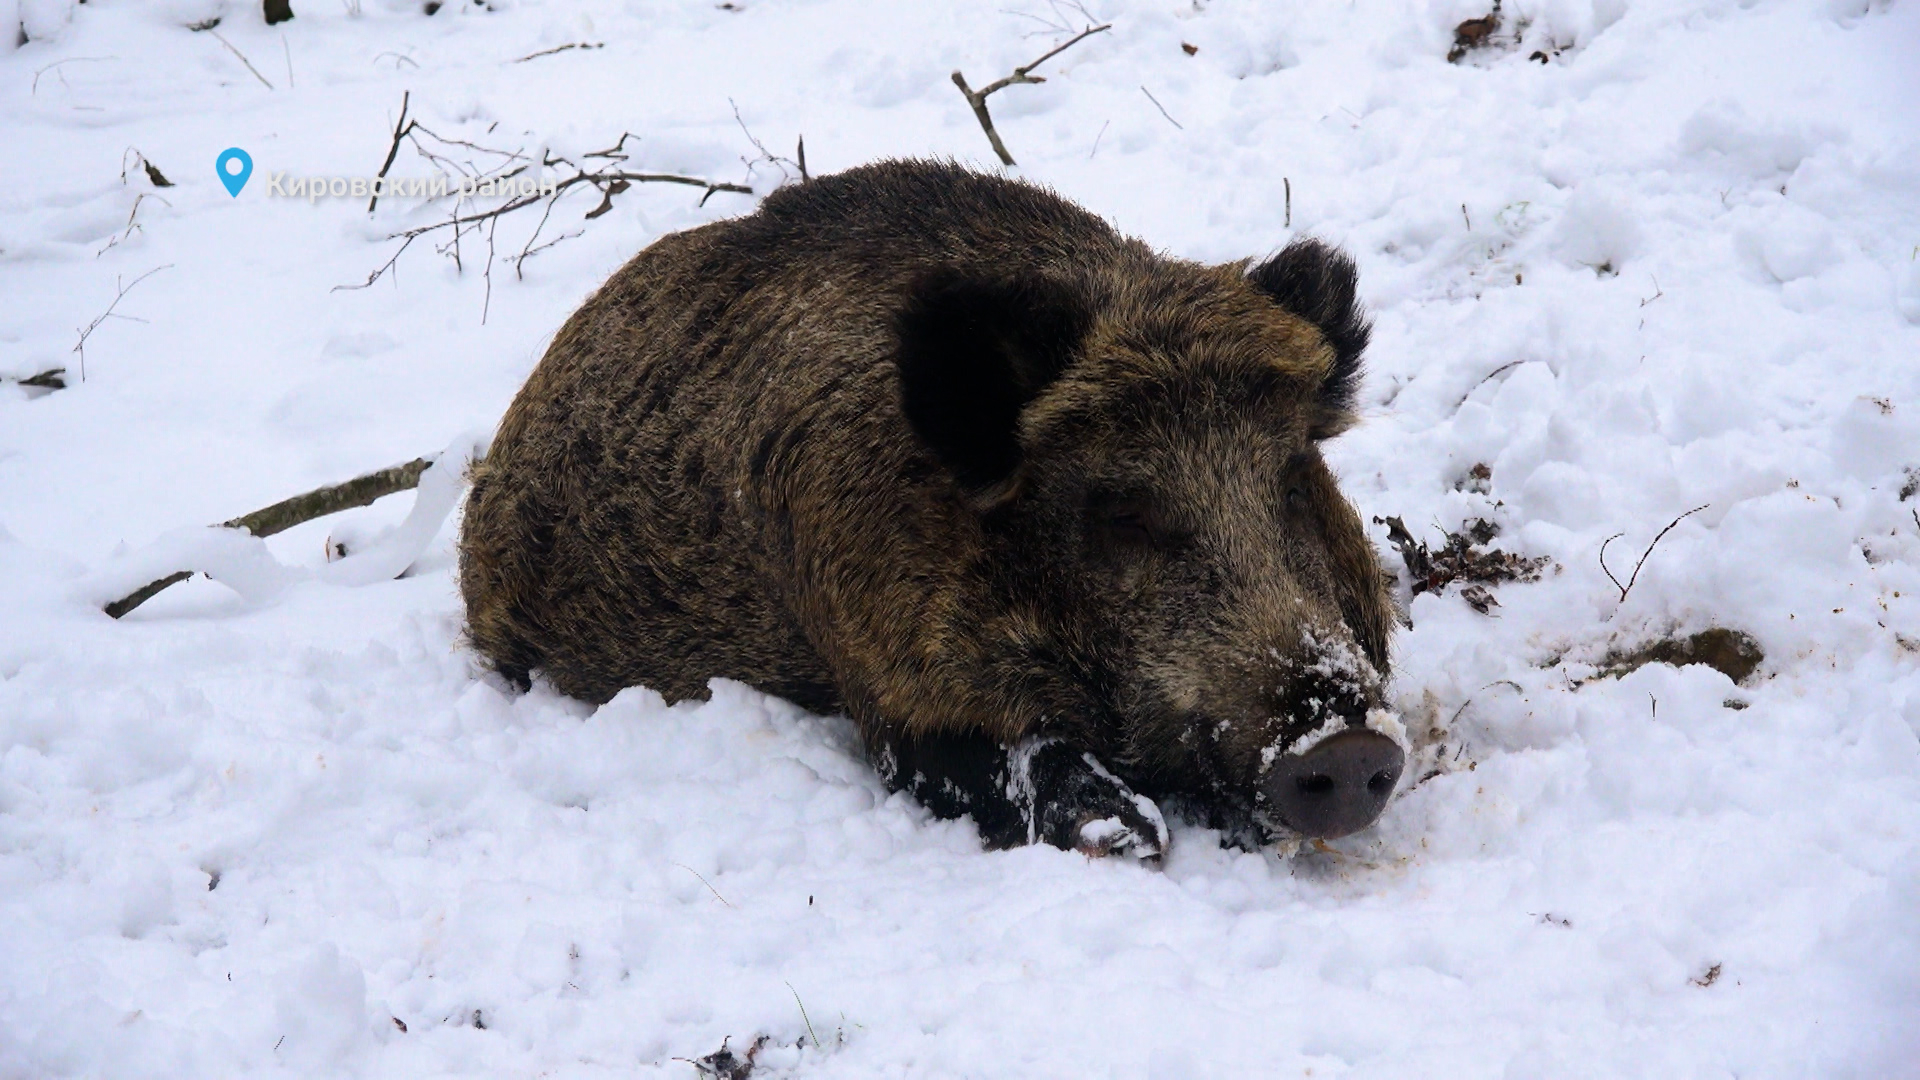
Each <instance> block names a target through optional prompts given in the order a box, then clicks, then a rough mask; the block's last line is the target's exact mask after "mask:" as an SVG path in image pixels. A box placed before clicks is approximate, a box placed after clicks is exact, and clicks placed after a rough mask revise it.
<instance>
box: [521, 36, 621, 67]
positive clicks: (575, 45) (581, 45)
mask: <svg viewBox="0 0 1920 1080" xmlns="http://www.w3.org/2000/svg"><path fill="white" fill-rule="evenodd" d="M605 45H606V43H605V42H603V41H573V42H568V43H567V44H565V45H555V46H554V47H553V48H551V49H541V50H540V51H539V52H537V53H528V54H527V55H525V56H523V57H521V58H520V59H518V60H510V61H508V63H513V64H524V63H526V62H527V61H529V60H538V59H539V58H541V57H543V56H552V55H553V54H554V53H563V52H566V51H567V50H568V49H599V48H604V47H605Z"/></svg>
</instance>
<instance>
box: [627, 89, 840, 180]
mask: <svg viewBox="0 0 1920 1080" xmlns="http://www.w3.org/2000/svg"><path fill="white" fill-rule="evenodd" d="M727 104H728V105H732V106H733V122H734V123H736V124H739V125H740V132H741V134H743V135H745V136H746V137H747V141H748V142H750V143H752V144H753V148H754V149H755V150H758V151H760V156H759V157H757V158H754V159H753V160H752V161H747V159H746V158H741V159H740V160H741V161H743V162H746V166H747V178H748V179H752V178H753V167H754V166H755V165H758V164H759V163H761V162H762V161H766V162H771V163H772V165H773V167H774V168H776V169H779V170H780V182H781V183H782V184H784V183H786V182H787V181H789V180H792V179H793V177H792V175H791V174H789V173H788V172H787V166H789V165H792V166H794V167H795V168H796V169H797V170H799V173H800V179H801V181H802V182H805V181H806V179H807V166H806V162H805V161H804V160H802V161H795V160H794V159H792V158H786V157H781V156H780V155H778V154H776V153H774V152H773V151H771V150H769V149H767V145H766V144H765V143H763V142H761V141H760V140H759V139H758V138H757V137H755V135H754V134H753V131H752V130H751V129H750V128H748V127H747V122H746V121H745V120H744V119H742V118H741V116H740V106H739V105H736V104H734V100H733V99H732V98H728V99H727ZM806 153H807V144H806V140H805V139H804V138H803V139H801V141H800V156H801V157H802V158H803V159H804V158H805V157H806ZM623 160H624V159H623ZM701 201H702V202H705V201H706V200H704V199H703V200H701Z"/></svg>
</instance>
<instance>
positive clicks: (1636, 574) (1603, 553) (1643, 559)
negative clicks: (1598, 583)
mask: <svg viewBox="0 0 1920 1080" xmlns="http://www.w3.org/2000/svg"><path fill="white" fill-rule="evenodd" d="M1712 505H1713V504H1712V503H1701V504H1700V505H1699V506H1696V507H1694V508H1693V509H1691V510H1689V511H1687V512H1686V513H1684V514H1681V515H1680V516H1679V517H1677V518H1674V519H1673V520H1672V521H1669V522H1667V527H1666V528H1664V529H1661V530H1660V535H1659V536H1656V537H1654V538H1653V543H1651V544H1648V545H1647V550H1645V551H1643V552H1641V553H1640V561H1639V562H1637V563H1634V564H1633V574H1632V576H1630V577H1628V578H1627V583H1626V584H1625V585H1622V584H1620V579H1619V578H1617V577H1614V576H1613V571H1612V570H1608V569H1607V545H1608V544H1611V543H1613V542H1614V541H1615V540H1618V539H1620V538H1621V537H1623V536H1625V535H1627V534H1626V533H1614V534H1613V535H1612V536H1609V537H1607V538H1606V540H1605V541H1604V542H1602V543H1601V545H1600V569H1601V570H1602V571H1604V572H1605V573H1606V575H1607V580H1608V581H1611V582H1613V587H1614V588H1616V589H1619V590H1620V602H1621V603H1623V604H1624V603H1626V602H1627V594H1628V593H1629V592H1632V591H1633V583H1634V582H1636V581H1639V580H1640V568H1641V567H1643V566H1645V565H1647V556H1649V555H1651V554H1653V549H1654V547H1655V546H1656V545H1658V544H1659V543H1660V541H1661V540H1662V539H1664V538H1665V537H1666V535H1667V534H1668V533H1670V532H1672V531H1673V527H1674V526H1675V525H1678V524H1680V523H1681V522H1682V521H1685V520H1686V519H1688V518H1690V517H1692V516H1693V515H1695V514H1697V513H1699V512H1700V511H1702V510H1705V509H1706V508H1707V507H1709V506H1712Z"/></svg>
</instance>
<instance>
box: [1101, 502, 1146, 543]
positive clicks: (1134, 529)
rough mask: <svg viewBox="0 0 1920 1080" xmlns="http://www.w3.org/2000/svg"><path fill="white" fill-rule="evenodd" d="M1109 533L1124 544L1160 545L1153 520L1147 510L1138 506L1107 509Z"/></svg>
mask: <svg viewBox="0 0 1920 1080" xmlns="http://www.w3.org/2000/svg"><path fill="white" fill-rule="evenodd" d="M1106 529H1107V535H1108V536H1110V537H1112V538H1113V539H1115V540H1118V541H1120V542H1121V543H1124V544H1130V545H1134V546H1138V547H1158V546H1159V541H1158V539H1157V538H1156V537H1155V535H1154V529H1153V523H1152V520H1151V519H1150V518H1149V517H1148V516H1147V512H1146V511H1145V510H1143V509H1141V508H1139V507H1137V506H1127V507H1118V508H1115V509H1112V510H1109V511H1107V520H1106Z"/></svg>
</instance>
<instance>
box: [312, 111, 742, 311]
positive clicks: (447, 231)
mask: <svg viewBox="0 0 1920 1080" xmlns="http://www.w3.org/2000/svg"><path fill="white" fill-rule="evenodd" d="M409 101H410V95H402V97H401V100H400V119H399V120H398V121H396V122H395V124H394V129H393V137H392V140H391V141H390V143H389V144H388V147H387V157H386V161H385V162H384V163H382V164H381V166H380V171H379V173H378V174H377V175H378V176H379V177H382V178H384V177H385V176H386V175H387V170H388V169H390V168H392V166H393V159H394V156H395V155H396V154H398V153H399V150H400V144H401V142H403V141H405V142H408V143H410V144H412V146H413V147H414V149H415V150H416V151H418V152H419V154H420V156H422V157H424V158H426V159H427V160H428V161H430V162H432V163H433V164H434V165H435V166H436V167H438V168H441V169H442V170H450V171H452V172H455V173H458V174H459V176H460V177H462V178H463V183H467V182H471V183H473V185H474V186H475V187H476V188H478V187H480V186H481V185H483V184H484V185H486V187H485V191H486V193H487V194H491V193H492V192H493V190H494V189H495V188H496V187H500V188H501V189H502V193H503V195H505V197H506V201H505V202H502V203H501V204H500V205H498V206H495V207H492V208H491V209H487V210H478V211H473V212H470V213H464V214H463V213H461V207H462V206H463V205H465V204H466V202H467V200H468V198H469V197H470V196H462V197H461V198H459V199H458V200H456V201H455V203H454V208H453V213H452V214H450V215H449V216H448V217H447V219H446V220H445V221H436V222H433V223H432V224H428V225H418V226H415V227H413V228H411V229H403V230H401V231H399V232H397V233H393V234H392V235H390V236H388V237H387V239H389V240H398V241H400V246H399V247H398V248H397V249H395V250H394V252H393V255H392V256H391V257H389V258H388V259H387V261H386V262H384V263H382V264H381V265H380V266H379V267H378V268H377V269H375V270H374V271H373V272H372V273H370V274H368V275H367V280H365V281H363V282H360V283H359V284H356V285H336V286H334V291H336V292H338V291H341V290H352V289H364V288H366V287H368V286H369V285H372V284H373V283H374V282H376V281H379V280H380V279H381V278H382V277H384V276H385V275H386V274H387V273H388V271H391V270H392V269H393V268H394V267H395V266H397V265H398V264H399V262H400V257H401V256H402V255H404V254H405V253H406V251H407V248H409V247H411V246H412V244H413V242H414V241H415V240H418V239H420V238H421V237H423V236H434V235H436V234H438V235H440V236H443V237H445V242H444V243H442V244H440V246H439V247H437V248H436V249H435V250H436V251H438V252H439V253H440V254H442V255H445V256H447V257H448V258H450V259H452V260H453V263H454V266H455V267H456V268H460V267H462V258H461V248H460V241H461V240H462V238H464V237H466V236H468V235H470V234H473V233H475V232H478V231H479V230H480V229H481V227H482V226H486V227H487V236H486V239H487V242H488V245H487V246H488V252H489V257H488V260H487V265H488V270H489V280H488V284H489V286H491V284H492V282H491V269H492V262H493V260H492V249H493V243H492V230H493V228H494V223H495V222H497V221H498V220H499V219H500V218H502V217H505V216H507V215H508V214H512V213H515V212H516V211H520V210H525V209H527V208H528V207H531V206H535V205H538V204H541V203H544V204H545V209H544V210H543V211H542V213H541V215H540V220H539V222H538V223H536V224H535V225H534V228H533V232H532V234H531V235H529V236H528V237H527V240H526V243H525V244H523V245H522V246H521V249H520V254H518V255H515V256H511V257H509V258H508V259H507V260H506V261H508V262H510V263H512V264H513V267H514V275H515V276H516V277H519V276H522V272H521V267H522V265H523V264H524V263H525V262H526V260H527V258H528V257H529V256H532V255H535V254H537V253H539V252H541V251H543V250H545V249H547V248H549V247H552V246H553V245H554V244H555V243H558V242H559V241H560V240H565V239H567V238H568V237H567V236H561V237H559V238H557V239H556V240H552V241H549V242H547V243H545V244H541V243H539V240H540V234H541V232H542V230H544V229H545V228H546V225H547V221H548V220H549V219H550V218H551V217H552V216H553V210H554V207H555V206H556V205H557V204H558V203H559V201H560V200H561V199H562V198H564V197H565V196H566V194H567V193H568V192H569V191H572V190H573V189H575V188H579V187H589V188H592V189H594V190H596V191H598V192H599V193H600V203H599V205H598V206H596V207H594V208H593V209H592V210H589V211H587V213H586V215H585V218H586V220H589V221H591V220H593V219H594V218H597V217H600V216H601V215H603V214H606V213H607V212H608V211H610V210H612V209H613V197H614V196H615V195H619V194H621V193H622V192H625V191H626V190H628V189H629V188H631V187H632V186H633V185H634V184H682V185H685V186H688V187H697V188H701V189H703V192H702V194H701V196H700V204H701V205H705V204H706V201H707V200H708V199H710V198H712V197H713V195H714V194H715V193H716V192H728V193H731V194H737V195H751V194H753V189H752V188H751V187H748V186H747V185H745V184H730V183H726V182H723V181H717V180H707V179H704V178H701V177H697V176H682V175H680V174H677V173H652V172H631V171H628V170H626V169H623V168H620V167H619V166H621V165H623V164H625V163H626V162H627V161H628V160H629V156H630V155H629V152H628V150H627V140H629V139H632V138H634V137H635V136H634V135H633V134H631V133H629V132H622V133H621V135H620V139H619V141H617V142H615V143H614V144H613V145H612V146H610V147H608V148H606V149H605V150H595V151H592V152H591V153H587V154H583V155H581V161H580V162H575V161H573V160H572V159H570V158H567V157H563V156H561V155H558V154H554V153H546V154H544V155H543V157H542V159H541V161H540V162H539V163H538V164H536V163H535V162H534V161H533V160H532V159H531V158H530V157H528V156H527V155H526V154H523V153H521V152H520V151H518V150H501V149H498V148H495V147H489V146H482V145H480V144H478V143H474V142H469V141H466V140H463V139H449V138H446V137H444V136H442V135H439V134H436V133H435V132H434V131H432V130H431V129H429V128H427V127H426V126H425V125H424V124H422V123H420V121H419V120H418V119H413V120H409V119H407V115H406V114H407V106H408V103H409ZM422 136H425V137H427V138H430V139H432V140H433V141H434V142H435V143H437V144H438V147H439V148H436V147H430V146H428V145H427V144H425V143H423V142H421V137H422ZM445 147H462V148H465V149H466V150H468V151H471V152H474V153H478V154H483V155H489V156H491V157H492V158H494V159H496V161H497V164H493V165H490V166H486V167H482V166H479V165H476V164H474V163H473V161H472V160H471V159H469V160H467V161H464V162H462V161H456V160H454V159H453V158H451V157H449V156H448V155H447V153H445V152H444V149H443V148H445ZM588 159H597V160H598V161H603V162H606V164H604V165H598V164H586V163H585V162H587V161H588ZM549 169H552V170H570V172H571V175H565V176H562V177H560V178H559V179H558V180H554V181H543V182H542V183H541V184H539V185H538V187H537V189H536V190H535V191H534V192H533V193H532V194H521V193H517V192H518V190H520V188H521V185H520V184H516V183H514V181H517V180H519V179H520V178H521V177H522V176H523V174H527V173H530V172H531V173H535V174H538V173H540V172H542V171H544V170H549ZM508 191H515V192H516V193H515V194H512V195H506V194H505V193H506V192H508ZM377 203H378V198H377V196H376V197H375V198H374V199H372V200H369V202H368V203H367V211H368V212H369V213H371V212H372V211H373V209H374V207H375V206H376V205H377ZM570 235H578V234H577V233H576V234H570ZM489 292H491V289H489Z"/></svg>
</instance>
